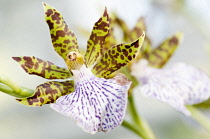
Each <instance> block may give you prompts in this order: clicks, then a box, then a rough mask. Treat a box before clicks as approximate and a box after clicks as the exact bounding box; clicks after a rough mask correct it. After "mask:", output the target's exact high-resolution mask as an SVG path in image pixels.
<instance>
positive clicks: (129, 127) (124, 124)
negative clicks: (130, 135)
mask: <svg viewBox="0 0 210 139" xmlns="http://www.w3.org/2000/svg"><path fill="white" fill-rule="evenodd" d="M122 126H124V127H125V128H127V129H129V130H130V131H132V132H134V133H135V134H137V135H138V136H140V137H142V134H141V132H139V129H138V128H137V127H136V125H133V124H131V123H129V122H128V121H126V120H124V121H123V123H122Z"/></svg>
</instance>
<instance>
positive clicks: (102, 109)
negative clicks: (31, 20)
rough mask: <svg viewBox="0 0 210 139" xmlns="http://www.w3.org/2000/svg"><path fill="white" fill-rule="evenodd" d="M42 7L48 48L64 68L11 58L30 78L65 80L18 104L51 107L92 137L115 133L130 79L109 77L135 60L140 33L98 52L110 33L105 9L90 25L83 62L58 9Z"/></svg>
mask: <svg viewBox="0 0 210 139" xmlns="http://www.w3.org/2000/svg"><path fill="white" fill-rule="evenodd" d="M43 5H44V10H45V19H46V22H47V24H48V26H49V29H50V34H51V39H52V44H53V46H54V49H55V51H56V52H57V53H58V54H59V55H60V56H61V57H62V58H63V59H64V61H65V63H66V65H67V67H68V69H66V68H61V67H58V66H56V65H54V64H53V63H51V62H48V61H44V60H41V59H39V58H36V57H34V56H24V57H13V59H14V60H15V61H17V62H18V63H19V64H20V65H21V67H22V68H23V69H24V70H25V71H26V72H27V73H29V74H35V75H38V76H41V77H43V78H46V79H67V80H66V81H62V82H58V81H48V82H46V83H44V84H41V85H39V86H38V87H37V88H36V90H35V92H34V94H33V95H32V96H30V97H27V98H21V99H17V100H18V101H19V102H20V103H21V104H24V105H27V106H42V105H44V104H49V103H53V104H51V107H52V108H53V109H54V110H56V111H57V112H59V113H61V114H64V115H66V116H69V117H71V118H73V119H74V120H76V121H77V124H78V125H79V126H81V127H82V128H83V130H84V131H86V132H89V133H92V134H94V133H96V132H99V131H103V132H107V131H110V130H112V129H114V128H115V127H117V126H119V125H120V124H121V123H122V121H123V118H124V115H125V110H126V106H127V91H128V89H129V87H130V84H131V81H129V80H128V79H127V78H126V77H125V76H124V75H123V74H120V73H119V74H117V75H116V76H115V77H113V78H112V73H114V72H115V71H117V70H118V69H120V68H121V67H123V66H125V65H127V64H128V63H129V62H130V61H131V60H133V59H134V58H135V57H136V55H137V54H138V52H139V50H140V47H141V45H142V43H143V40H144V33H142V35H141V36H139V38H138V39H137V40H135V41H134V42H132V43H128V44H119V45H116V46H113V47H111V48H110V49H108V50H107V51H106V52H105V51H102V50H103V47H104V42H105V39H106V36H107V34H108V32H109V16H108V13H107V10H106V9H105V11H104V13H103V15H102V17H101V18H100V19H99V20H98V21H97V22H96V23H95V25H94V27H93V30H92V34H91V36H90V38H89V40H88V43H87V51H86V53H85V56H84V58H83V56H82V55H81V54H80V52H79V49H78V44H77V39H76V37H75V35H74V33H73V32H72V31H71V30H70V29H69V28H68V26H67V25H66V23H65V21H64V19H63V17H62V15H61V14H60V13H59V11H57V10H56V9H54V8H53V7H51V6H49V5H47V4H45V3H44V4H43Z"/></svg>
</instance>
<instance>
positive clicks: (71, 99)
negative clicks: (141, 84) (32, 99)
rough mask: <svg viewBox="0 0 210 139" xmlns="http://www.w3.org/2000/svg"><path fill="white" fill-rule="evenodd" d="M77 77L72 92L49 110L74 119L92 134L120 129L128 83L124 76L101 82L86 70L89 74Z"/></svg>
mask: <svg viewBox="0 0 210 139" xmlns="http://www.w3.org/2000/svg"><path fill="white" fill-rule="evenodd" d="M88 70H89V69H88ZM80 75H83V76H80V80H78V82H77V83H75V84H76V88H75V92H73V93H71V94H69V95H66V96H62V97H60V98H59V99H58V100H57V101H56V103H55V104H51V107H52V108H53V109H54V110H56V111H57V112H59V113H61V114H64V115H66V116H69V117H71V118H73V119H74V120H75V121H77V124H78V125H79V126H80V127H81V128H83V130H84V131H86V132H89V133H91V134H94V133H96V132H100V131H103V132H108V131H110V130H112V129H114V128H115V127H117V126H119V125H120V124H121V123H122V121H123V118H124V116H125V110H126V105H127V94H128V92H127V91H128V89H129V87H130V84H131V82H130V81H128V79H127V78H126V77H125V76H124V75H123V74H118V75H117V76H116V77H115V78H112V79H104V78H98V77H95V76H94V75H93V74H92V73H91V71H90V70H89V74H85V76H84V74H80ZM87 75H88V76H87ZM81 78H82V79H81Z"/></svg>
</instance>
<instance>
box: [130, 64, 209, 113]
mask: <svg viewBox="0 0 210 139" xmlns="http://www.w3.org/2000/svg"><path fill="white" fill-rule="evenodd" d="M132 74H133V76H135V77H137V79H139V81H140V83H141V86H140V87H139V89H140V91H141V93H142V94H143V95H145V96H149V97H152V98H154V99H157V100H159V101H162V102H165V103H168V104H169V105H171V106H172V107H174V108H175V109H177V110H178V111H180V112H183V113H184V114H186V115H188V116H189V115H190V112H189V111H188V109H187V108H186V107H185V105H193V104H197V103H200V102H203V101H205V100H207V99H208V98H209V97H210V79H209V77H208V76H207V75H206V74H205V73H204V72H202V71H201V70H199V69H197V68H195V67H192V66H190V65H186V64H184V63H177V64H175V65H174V66H172V67H171V68H166V69H156V68H151V67H148V66H147V62H146V61H145V60H141V61H140V62H139V63H138V64H136V65H135V66H133V72H132Z"/></svg>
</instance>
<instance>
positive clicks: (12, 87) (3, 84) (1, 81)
mask: <svg viewBox="0 0 210 139" xmlns="http://www.w3.org/2000/svg"><path fill="white" fill-rule="evenodd" d="M0 91H1V92H4V93H6V94H8V95H11V96H14V97H17V98H25V97H30V96H32V95H33V93H34V91H33V90H31V89H28V88H25V87H21V86H19V85H18V84H16V83H15V82H13V81H12V80H10V79H9V78H7V77H6V76H4V75H0Z"/></svg>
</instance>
